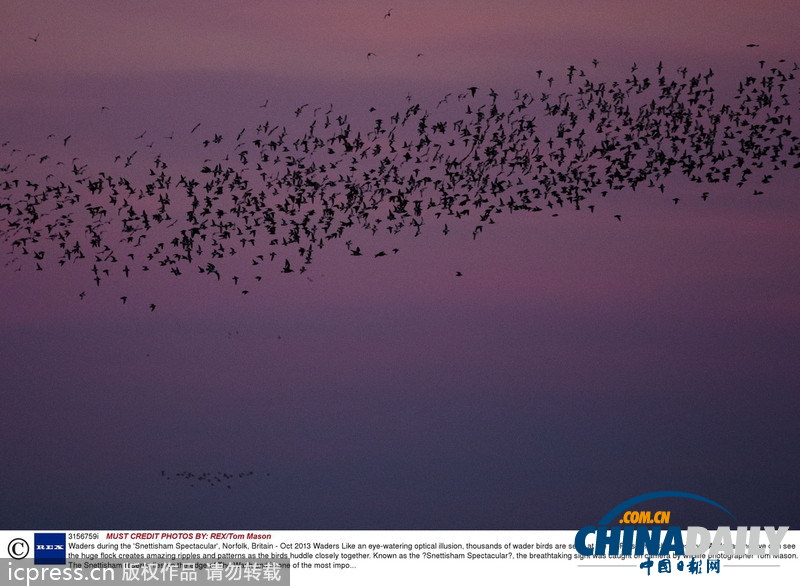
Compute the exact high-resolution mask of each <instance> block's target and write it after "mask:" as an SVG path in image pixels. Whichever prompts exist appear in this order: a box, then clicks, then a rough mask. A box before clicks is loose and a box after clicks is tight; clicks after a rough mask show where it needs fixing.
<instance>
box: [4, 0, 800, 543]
mask: <svg viewBox="0 0 800 586" xmlns="http://www.w3.org/2000/svg"><path fill="white" fill-rule="evenodd" d="M601 4H602V8H601V7H600V5H601ZM389 9H392V12H391V16H390V17H389V18H384V14H386V12H387V11H388V10H389ZM799 25H800V6H798V5H796V4H793V3H788V2H757V1H745V2H730V1H726V2H721V1H719V2H718V1H710V2H702V3H697V2H688V1H687V2H659V3H658V8H655V7H654V3H643V2H631V1H616V2H603V3H592V2H576V1H572V2H564V1H559V2H512V1H506V2H502V1H500V2H497V1H494V2H482V1H476V0H469V1H448V2H436V3H431V2H422V1H419V2H391V3H387V4H385V5H381V4H380V3H375V2H366V1H360V2H356V1H352V2H335V3H334V2H321V1H318V2H314V1H288V0H287V1H279V2H260V1H236V2H226V3H219V2H197V1H195V0H192V1H191V2H190V1H180V2H167V3H165V2H139V3H136V4H135V5H134V4H130V5H128V4H117V3H115V4H114V5H113V6H111V5H109V4H108V3H105V2H83V3H79V4H78V5H76V3H73V2H52V1H47V2H44V1H41V2H25V3H15V5H14V6H13V7H9V6H8V5H7V4H6V5H4V6H3V7H0V57H1V58H2V63H3V66H2V69H0V88H2V89H1V90H0V142H3V141H6V140H8V141H10V142H11V143H12V144H13V145H17V146H18V148H20V149H22V151H23V152H25V153H28V152H29V153H37V155H40V154H41V153H45V152H55V153H58V155H60V156H64V157H66V158H67V159H69V158H71V157H73V156H77V157H79V158H80V160H81V161H82V162H86V163H88V164H90V165H91V166H92V168H93V169H95V170H102V169H115V170H117V171H118V167H114V166H113V157H114V155H115V154H117V153H124V154H128V153H130V152H131V151H132V150H133V149H134V148H139V149H140V150H141V151H142V152H143V151H144V150H145V149H144V148H143V147H141V146H137V145H139V143H137V142H136V141H135V139H134V137H135V136H137V135H139V134H140V133H142V132H143V131H147V134H146V136H147V137H148V139H152V140H154V141H155V143H156V144H155V147H154V148H155V150H157V149H163V150H164V152H165V153H166V154H167V156H168V157H169V160H170V162H171V164H174V170H178V171H177V172H182V171H183V170H184V169H195V170H196V169H197V166H198V165H197V164H198V162H199V161H202V159H203V156H204V151H203V148H202V146H201V145H200V144H199V141H200V140H201V139H202V138H206V137H210V136H213V133H214V132H221V133H224V134H226V136H227V135H230V134H235V133H237V132H238V131H239V130H240V129H241V128H242V127H244V126H248V127H253V126H254V125H256V124H259V123H261V122H262V121H263V119H264V118H265V117H269V118H270V119H271V120H276V121H280V122H281V123H282V124H283V123H285V124H287V125H291V124H293V123H294V116H293V114H292V112H293V110H294V109H295V108H296V107H298V106H299V105H302V104H304V103H309V104H311V107H316V106H322V107H325V108H327V107H328V106H329V105H330V104H333V105H334V107H335V109H336V111H337V112H340V113H348V114H349V115H350V116H351V118H352V119H353V121H354V123H355V124H358V123H364V124H365V127H368V124H369V122H370V121H371V120H373V119H374V116H373V115H372V114H371V113H369V112H368V108H369V107H371V106H372V107H375V108H376V109H377V111H378V113H381V112H392V111H394V109H396V108H400V107H403V104H405V103H406V102H405V96H406V95H407V94H411V95H413V96H414V100H416V101H420V102H422V103H425V104H427V105H428V106H429V107H433V106H434V105H435V104H436V102H437V101H438V100H439V99H441V98H442V97H443V96H444V95H445V94H447V93H448V92H453V93H459V92H463V91H465V89H466V88H467V87H469V86H473V85H474V86H478V87H480V88H482V89H486V88H489V87H492V88H494V89H497V90H498V91H500V92H508V93H510V92H511V91H513V90H514V89H515V88H528V87H534V84H536V83H537V82H536V73H535V71H536V70H538V69H542V70H544V71H545V76H544V77H545V78H546V77H547V76H549V75H553V76H558V77H559V78H562V79H563V77H564V76H565V73H566V69H567V67H568V66H569V65H570V64H575V65H576V66H578V67H579V68H581V69H585V70H586V71H587V72H589V71H590V69H592V64H591V60H592V59H593V58H596V59H598V60H599V62H600V65H599V67H598V68H597V70H596V72H595V73H596V75H597V77H598V78H603V77H606V78H608V79H617V78H619V76H624V75H625V74H626V72H628V71H629V70H630V68H631V65H632V64H633V63H634V62H635V63H636V64H637V65H638V66H639V67H640V68H641V69H642V70H643V71H648V72H650V73H649V74H650V75H655V72H654V70H655V67H656V65H657V64H658V62H659V61H663V62H664V64H665V68H669V70H670V71H671V72H674V71H675V70H676V69H677V68H678V67H680V66H684V65H685V66H687V67H688V68H689V69H690V70H691V71H692V72H705V71H707V70H708V68H709V67H713V69H714V71H715V72H716V73H717V75H716V79H715V86H716V87H717V88H718V92H719V97H720V99H730V97H731V96H732V95H733V92H734V90H735V89H736V84H738V82H739V80H740V79H742V77H743V76H744V75H747V74H748V73H754V72H757V71H758V69H759V64H758V61H759V60H760V59H765V60H767V61H769V62H770V63H774V62H776V61H777V60H778V59H782V58H785V59H787V61H788V63H790V64H791V63H792V62H793V61H794V60H796V59H798V56H797V55H796V54H794V53H792V51H796V38H795V35H796V31H797V30H798V28H799ZM37 35H38V37H37ZM29 37H33V38H37V40H36V41H35V42H34V41H32V40H31V39H30V38H29ZM748 43H757V44H759V45H760V46H759V47H757V48H747V47H746V44H748ZM368 52H372V53H375V57H372V58H370V59H367V57H366V55H367V53H368ZM418 53H422V56H420V57H417V54H418ZM538 83H539V84H540V85H541V81H540V82H538ZM540 85H536V86H535V89H534V90H532V91H537V92H539V91H542V90H541V88H540ZM795 89H796V86H795ZM266 99H269V100H270V102H269V105H268V107H267V108H264V109H261V108H259V106H260V105H261V104H263V103H264V101H265V100H266ZM793 103H794V107H795V108H796V104H797V96H794V102H793ZM103 106H105V107H107V108H108V110H107V111H101V107H103ZM795 114H797V112H795ZM796 118H797V116H796ZM197 122H201V124H202V125H201V127H200V130H198V132H197V133H196V135H194V136H190V135H189V132H188V131H189V130H190V129H191V128H192V127H193V126H194V125H195V124H196V123H197ZM794 132H795V133H797V124H796V123H795V124H794ZM50 133H54V134H56V137H57V139H56V141H54V140H53V139H47V136H48V134H50ZM170 133H174V134H175V140H174V141H172V142H170V141H168V140H166V139H165V138H164V137H165V136H167V135H170ZM68 135H71V137H72V138H71V139H70V143H69V148H66V149H64V148H61V150H60V151H59V150H58V148H57V147H58V146H60V145H59V144H58V141H60V140H61V139H63V138H64V137H66V136H68ZM3 152H4V153H5V152H7V151H3ZM18 156H19V155H18ZM54 156H55V155H54ZM140 156H143V154H141V153H140ZM148 156H150V155H149V153H148ZM2 164H3V161H2V160H0V165H2ZM797 176H798V173H797V170H793V169H791V168H788V169H786V170H784V171H783V172H782V173H776V179H775V181H774V182H773V183H772V184H770V185H769V186H766V187H765V189H764V191H765V192H766V193H765V195H763V196H760V197H754V196H753V195H752V188H751V187H745V188H743V189H741V190H739V189H736V187H735V186H734V185H719V186H712V187H708V186H703V185H694V184H691V183H689V182H688V181H685V180H680V179H675V180H671V183H670V184H669V185H668V187H669V189H668V191H667V193H666V194H665V195H661V194H660V193H658V191H656V190H644V191H643V190H637V191H636V192H631V191H620V192H615V193H613V194H610V195H609V196H608V197H607V198H605V199H602V200H598V201H597V202H596V203H597V210H596V212H595V213H594V214H588V213H585V212H582V213H574V212H569V211H565V212H564V213H562V214H560V215H559V217H556V218H553V217H550V216H549V215H530V214H528V215H523V214H519V215H513V216H509V215H507V214H506V215H505V216H504V217H501V218H498V221H497V224H496V225H494V226H491V229H487V230H484V232H483V234H482V235H481V236H480V237H479V238H478V239H476V240H473V239H472V237H471V234H470V230H469V229H467V227H466V226H461V227H457V228H456V230H455V231H454V233H453V234H450V235H448V236H447V237H444V236H443V235H442V234H441V233H440V232H439V231H436V230H430V231H428V232H425V233H423V234H422V235H421V236H420V237H419V238H414V237H413V234H412V233H410V232H409V233H403V234H401V235H399V236H397V237H394V238H393V237H388V236H377V237H375V238H371V237H365V238H361V239H360V242H361V243H362V246H364V248H365V250H369V251H370V252H376V251H378V250H380V249H382V248H386V247H389V248H391V247H392V246H398V247H399V248H400V249H401V251H400V253H398V254H397V255H390V256H388V257H386V258H382V259H374V258H372V255H371V254H368V255H366V256H365V257H362V258H356V257H352V256H350V255H349V254H348V253H347V250H346V249H345V248H344V246H343V245H342V244H341V243H339V245H338V246H337V245H331V246H329V247H326V248H325V249H324V250H323V251H321V254H320V255H319V256H318V258H317V259H316V261H315V263H314V264H313V266H312V268H311V269H310V270H309V272H308V273H307V274H304V275H299V274H294V275H282V274H280V273H279V272H277V271H271V272H268V273H266V274H265V276H264V280H263V281H262V282H261V283H259V284H258V285H255V284H252V286H251V292H250V294H248V295H246V296H244V295H241V293H240V289H241V288H240V287H234V286H231V285H230V284H219V283H217V282H216V281H215V280H213V279H209V278H203V277H202V276H200V275H195V274H189V275H185V276H182V277H181V278H175V277H173V276H172V275H170V274H167V273H161V274H157V273H154V274H137V275H136V278H135V279H131V280H130V281H124V280H122V279H111V280H109V281H108V282H107V283H104V284H103V286H101V287H95V284H94V283H93V282H91V280H90V278H91V275H90V274H88V273H87V270H86V267H83V268H81V269H80V270H71V269H60V268H59V267H57V266H54V265H48V267H47V269H46V270H44V271H41V272H40V271H35V270H33V269H34V268H35V264H34V265H32V264H31V263H30V262H26V263H25V264H24V266H23V270H21V271H19V272H16V271H14V270H13V268H14V267H13V266H11V267H6V268H2V267H0V295H2V298H3V299H4V301H5V303H3V304H2V307H0V326H1V327H2V330H0V331H1V332H2V336H0V366H1V367H2V368H0V391H2V393H3V408H2V409H1V410H0V411H2V415H1V416H0V421H1V422H2V425H0V444H2V445H4V446H6V449H4V450H2V455H0V465H2V470H3V474H2V478H0V502H3V503H4V505H5V506H4V510H3V512H2V513H0V524H1V525H2V526H3V527H4V528H7V529H13V528H48V527H51V528H58V527H63V528H78V527H84V528H91V527H109V528H112V527H113V528H128V527H174V528H179V527H193V528H202V527H215V528H222V527H263V528H283V529H350V528H354V529H368V528H369V529H489V528H492V529H571V528H577V527H579V526H582V525H585V524H587V523H589V522H593V521H595V520H597V519H599V518H600V517H601V516H602V515H603V514H604V513H605V512H606V511H608V510H609V509H610V508H612V507H613V506H614V505H616V504H617V503H619V502H621V501H623V500H626V499H627V498H630V497H632V496H635V495H638V494H641V493H644V492H650V491H655V490H677V491H687V492H694V493H698V494H701V495H703V496H705V497H707V498H710V499H712V500H714V501H716V502H718V503H720V504H722V505H723V506H725V507H726V508H728V509H729V510H730V511H732V512H733V513H734V514H735V515H736V516H737V520H738V521H739V522H740V524H756V525H764V524H773V525H777V524H781V525H786V524H789V525H792V527H793V528H797V526H798V524H800V517H798V509H797V506H796V496H795V495H794V492H795V489H796V484H797V472H796V469H795V468H796V466H795V461H796V454H797V453H798V449H800V438H799V437H798V431H797V425H796V413H798V412H800V398H798V394H797V384H798V383H797V381H798V380H800V377H799V376H798V375H800V368H799V367H798V361H797V356H798V351H800V309H798V307H800V306H799V305H798V303H797V299H798V298H800V271H798V263H797V252H798V250H800V203H798V201H797V197H796V195H797V194H796V180H797ZM3 180H4V179H3V177H2V176H0V182H2V181H3ZM703 191H710V192H711V196H710V197H709V199H708V201H705V202H703V201H701V200H700V197H699V195H700V193H702V192H703ZM675 196H678V197H680V198H681V202H680V205H674V204H673V202H672V201H671V198H672V197H675ZM614 214H622V216H623V217H624V221H623V222H617V221H616V220H615V219H614V217H613V216H614ZM8 250H10V248H9V247H8V245H6V244H4V247H3V248H2V249H0V252H2V253H3V255H4V258H9V259H10V258H11V257H12V256H13V255H5V253H6V252H7V251H8ZM26 260H27V259H26ZM4 263H5V260H4V261H3V263H0V264H4ZM456 271H461V272H462V273H463V277H456V276H455V273H456ZM81 291H86V292H87V296H86V299H84V300H80V299H79V297H78V293H80V292H81ZM120 295H127V296H128V297H129V301H128V303H127V304H126V305H125V306H122V305H121V303H120V300H119V297H120ZM150 303H156V304H157V306H158V309H157V310H156V311H154V312H150V311H149V309H148V305H149V304H150ZM162 470H165V471H167V472H168V473H172V474H174V473H177V472H180V471H184V470H186V471H195V472H202V471H228V472H239V471H247V470H253V471H254V474H253V476H251V477H246V478H241V479H237V481H236V482H235V483H233V485H232V486H231V488H230V489H227V488H226V487H219V486H214V487H211V486H205V485H198V486H194V487H191V486H190V485H189V483H188V482H185V481H183V480H181V479H176V478H174V477H173V478H171V479H169V480H165V479H164V478H162V476H161V471H162ZM267 473H269V475H267ZM53 495H57V496H55V497H54V496H53ZM697 514H698V515H699V514H702V511H701V512H698V513H697ZM673 520H675V521H677V522H679V523H681V524H684V525H685V524H687V523H688V524H697V522H698V521H699V519H698V518H697V517H692V518H686V519H676V518H675V516H674V515H673Z"/></svg>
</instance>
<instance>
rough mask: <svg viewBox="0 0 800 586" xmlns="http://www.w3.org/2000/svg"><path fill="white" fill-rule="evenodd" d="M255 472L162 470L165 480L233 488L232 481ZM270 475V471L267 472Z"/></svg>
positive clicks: (193, 485) (162, 476)
mask: <svg viewBox="0 0 800 586" xmlns="http://www.w3.org/2000/svg"><path fill="white" fill-rule="evenodd" d="M254 474H255V472H254V471H253V470H247V471H246V472H233V473H231V472H199V473H198V472H189V471H186V470H184V471H180V472H175V473H173V474H169V473H167V471H166V470H162V471H161V478H163V479H164V480H171V479H175V480H179V481H183V482H188V483H189V487H190V488H194V487H195V486H201V485H203V484H207V485H208V486H212V487H213V486H217V487H223V486H224V487H227V488H231V487H232V483H234V482H236V481H237V480H241V479H243V478H250V477H251V476H253V475H254ZM267 476H269V473H267Z"/></svg>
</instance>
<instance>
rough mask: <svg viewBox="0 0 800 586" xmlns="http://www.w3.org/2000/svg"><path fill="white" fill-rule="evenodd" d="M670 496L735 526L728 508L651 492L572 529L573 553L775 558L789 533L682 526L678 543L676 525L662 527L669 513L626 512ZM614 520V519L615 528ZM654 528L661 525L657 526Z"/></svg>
mask: <svg viewBox="0 0 800 586" xmlns="http://www.w3.org/2000/svg"><path fill="white" fill-rule="evenodd" d="M675 497H677V498H686V499H693V500H697V501H701V502H704V503H706V504H708V505H711V506H714V507H717V508H718V509H720V510H722V511H724V512H725V513H726V514H727V515H728V516H730V517H731V519H733V521H736V517H734V516H733V514H731V512H730V511H728V509H726V508H725V507H723V506H722V505H720V504H718V503H715V502H714V501H711V500H709V499H707V498H705V497H702V496H699V495H696V494H692V493H688V492H675V491H661V492H651V493H647V494H643V495H640V496H637V497H634V498H632V499H629V500H627V501H625V502H624V503H621V504H619V505H617V506H616V507H614V508H613V509H611V510H610V511H609V512H608V513H607V514H606V515H605V516H604V517H603V518H602V519H600V521H599V522H598V524H597V525H588V526H586V527H582V528H581V529H580V530H578V532H577V533H576V534H575V550H576V551H577V552H578V553H579V554H580V555H582V556H585V557H593V556H609V557H616V556H645V555H649V556H660V557H669V556H673V557H677V556H699V557H704V558H707V559H709V560H710V559H711V558H717V559H718V558H722V557H725V558H728V559H730V558H732V557H734V556H746V555H747V556H754V557H755V556H761V555H766V554H769V555H772V556H776V555H778V554H779V553H780V549H781V541H782V540H783V538H784V537H785V536H786V532H787V531H788V530H789V527H788V526H787V527H763V528H762V527H718V528H717V529H716V530H713V531H712V530H709V529H706V528H705V527H687V529H686V538H685V540H684V535H683V532H682V531H681V528H680V526H677V525H668V523H669V522H670V511H655V512H653V511H643V510H631V509H632V507H638V505H640V504H642V503H645V502H647V501H651V500H654V499H660V498H675ZM620 515H621V517H620ZM617 517H620V519H619V522H618V523H616V524H615V523H614V520H615V519H616V518H617ZM651 523H652V525H651ZM659 524H663V525H667V526H666V527H662V526H660V525H659ZM762 529H763V533H762ZM646 563H647V562H645V564H646ZM650 566H652V562H650ZM650 566H648V574H649V567H650ZM682 566H683V563H682V562H681V568H682ZM642 567H645V565H644V564H643V565H642ZM717 571H719V565H717Z"/></svg>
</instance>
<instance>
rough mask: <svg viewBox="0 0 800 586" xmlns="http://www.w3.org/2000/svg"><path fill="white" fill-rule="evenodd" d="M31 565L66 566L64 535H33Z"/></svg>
mask: <svg viewBox="0 0 800 586" xmlns="http://www.w3.org/2000/svg"><path fill="white" fill-rule="evenodd" d="M33 563H34V564H66V563H67V535H66V533H34V534H33Z"/></svg>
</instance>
